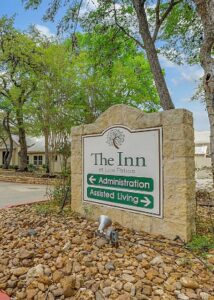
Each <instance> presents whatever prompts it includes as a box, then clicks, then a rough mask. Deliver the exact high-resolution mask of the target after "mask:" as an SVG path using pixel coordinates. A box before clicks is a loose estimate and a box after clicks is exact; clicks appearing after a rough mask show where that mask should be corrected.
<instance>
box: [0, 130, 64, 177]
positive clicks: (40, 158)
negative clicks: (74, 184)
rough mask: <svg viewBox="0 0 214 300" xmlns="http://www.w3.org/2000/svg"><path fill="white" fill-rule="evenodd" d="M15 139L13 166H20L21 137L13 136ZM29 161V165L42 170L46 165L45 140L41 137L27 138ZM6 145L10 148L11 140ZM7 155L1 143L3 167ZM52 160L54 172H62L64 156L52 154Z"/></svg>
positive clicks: (0, 160)
mask: <svg viewBox="0 0 214 300" xmlns="http://www.w3.org/2000/svg"><path fill="white" fill-rule="evenodd" d="M12 138H13V155H12V160H11V163H10V164H11V165H13V166H18V165H19V155H18V153H19V151H20V144H19V137H18V135H12ZM26 142H27V153H28V156H27V159H28V165H33V166H35V167H37V168H42V166H44V165H45V138H44V137H43V136H41V137H29V136H28V137H27V138H26ZM6 144H7V145H8V147H9V140H6ZM5 154H6V147H5V144H4V143H3V142H1V143H0V165H3V163H4V158H5ZM51 157H52V159H51V160H50V167H51V170H52V172H60V171H61V168H62V167H61V166H62V156H61V155H60V154H57V153H56V154H53V153H52V154H51Z"/></svg>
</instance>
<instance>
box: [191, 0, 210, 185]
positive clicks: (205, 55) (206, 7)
mask: <svg viewBox="0 0 214 300" xmlns="http://www.w3.org/2000/svg"><path fill="white" fill-rule="evenodd" d="M194 2H195V4H196V9H197V12H198V14H199V16H200V17H201V21H202V25H203V42H202V46H201V49H200V63H201V66H202V68H203V69H204V90H205V98H206V107H207V112H208V116H209V122H210V152H211V153H210V154H211V162H212V175H213V183H214V59H213V57H212V51H213V47H214V13H213V12H214V0H207V1H204V0H194Z"/></svg>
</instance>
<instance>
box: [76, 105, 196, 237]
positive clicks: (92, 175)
mask: <svg viewBox="0 0 214 300" xmlns="http://www.w3.org/2000/svg"><path fill="white" fill-rule="evenodd" d="M71 171H72V202H71V203H72V204H71V205H72V209H73V210H74V211H76V212H79V213H81V214H85V212H88V211H90V216H91V217H93V218H95V219H97V218H98V216H99V215H100V214H106V215H108V216H110V217H111V218H112V220H113V221H117V222H119V223H121V224H122V225H123V226H126V227H129V228H131V229H135V230H138V231H139V230H143V231H146V232H149V233H154V234H162V235H164V236H166V237H169V238H174V237H176V236H177V235H178V236H179V237H181V238H182V239H184V240H189V239H190V238H191V235H192V233H193V232H194V228H195V224H194V216H195V181H194V138H193V127H192V115H191V113H190V112H189V111H187V110H183V109H175V110H170V111H164V112H158V113H150V114H147V113H143V112H142V111H141V110H138V109H135V108H131V107H129V106H125V105H116V106H113V107H111V108H109V109H108V110H107V111H106V112H105V113H103V114H102V115H101V116H100V117H99V118H98V119H97V120H96V122H95V123H93V124H89V125H82V126H78V127H75V128H73V130H72V161H71Z"/></svg>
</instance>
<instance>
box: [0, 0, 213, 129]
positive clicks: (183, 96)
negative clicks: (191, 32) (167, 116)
mask: <svg viewBox="0 0 214 300" xmlns="http://www.w3.org/2000/svg"><path fill="white" fill-rule="evenodd" d="M42 2H43V4H42V5H41V6H40V7H39V9H37V10H27V11H26V10H25V9H24V7H23V5H22V1H21V0H0V4H1V10H0V16H3V15H7V16H12V15H14V14H15V15H16V17H15V27H16V28H17V29H20V30H27V28H28V27H29V26H30V25H36V27H37V29H39V30H40V31H41V32H43V33H44V34H46V35H52V34H55V33H56V24H54V23H52V22H43V20H42V16H43V15H44V12H45V8H46V7H47V4H48V3H49V0H43V1H42ZM160 62H161V66H162V67H163V68H164V70H165V74H166V75H165V76H166V77H165V78H166V82H167V86H168V88H169V91H170V94H171V97H172V100H173V102H174V104H175V107H176V108H185V109H188V110H190V111H191V112H192V113H193V119H194V128H195V130H198V131H203V130H209V121H208V117H207V112H206V110H205V106H204V104H202V103H201V102H200V101H191V97H192V96H193V95H194V94H195V92H196V89H197V86H198V82H199V78H200V77H201V76H202V75H203V70H202V68H201V67H200V66H199V65H195V66H188V65H182V66H178V65H176V64H174V63H172V62H170V61H168V60H167V59H166V58H164V57H160Z"/></svg>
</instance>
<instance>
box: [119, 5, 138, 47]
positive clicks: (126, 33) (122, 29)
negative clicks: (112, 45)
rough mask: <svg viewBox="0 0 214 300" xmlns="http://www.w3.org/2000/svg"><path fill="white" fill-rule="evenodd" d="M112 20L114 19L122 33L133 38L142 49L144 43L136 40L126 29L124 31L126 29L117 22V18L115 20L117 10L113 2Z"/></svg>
mask: <svg viewBox="0 0 214 300" xmlns="http://www.w3.org/2000/svg"><path fill="white" fill-rule="evenodd" d="M114 21H115V25H116V26H117V27H118V28H119V29H120V30H121V31H123V33H125V35H127V36H128V37H129V38H130V39H132V40H134V41H135V43H136V44H137V45H138V46H140V47H141V48H142V49H144V45H143V44H142V43H141V42H140V41H138V40H137V39H136V38H135V37H133V36H132V35H131V34H130V33H129V32H128V31H126V29H125V28H124V27H123V26H121V25H120V24H119V23H118V20H117V12H116V8H115V4H114Z"/></svg>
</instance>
